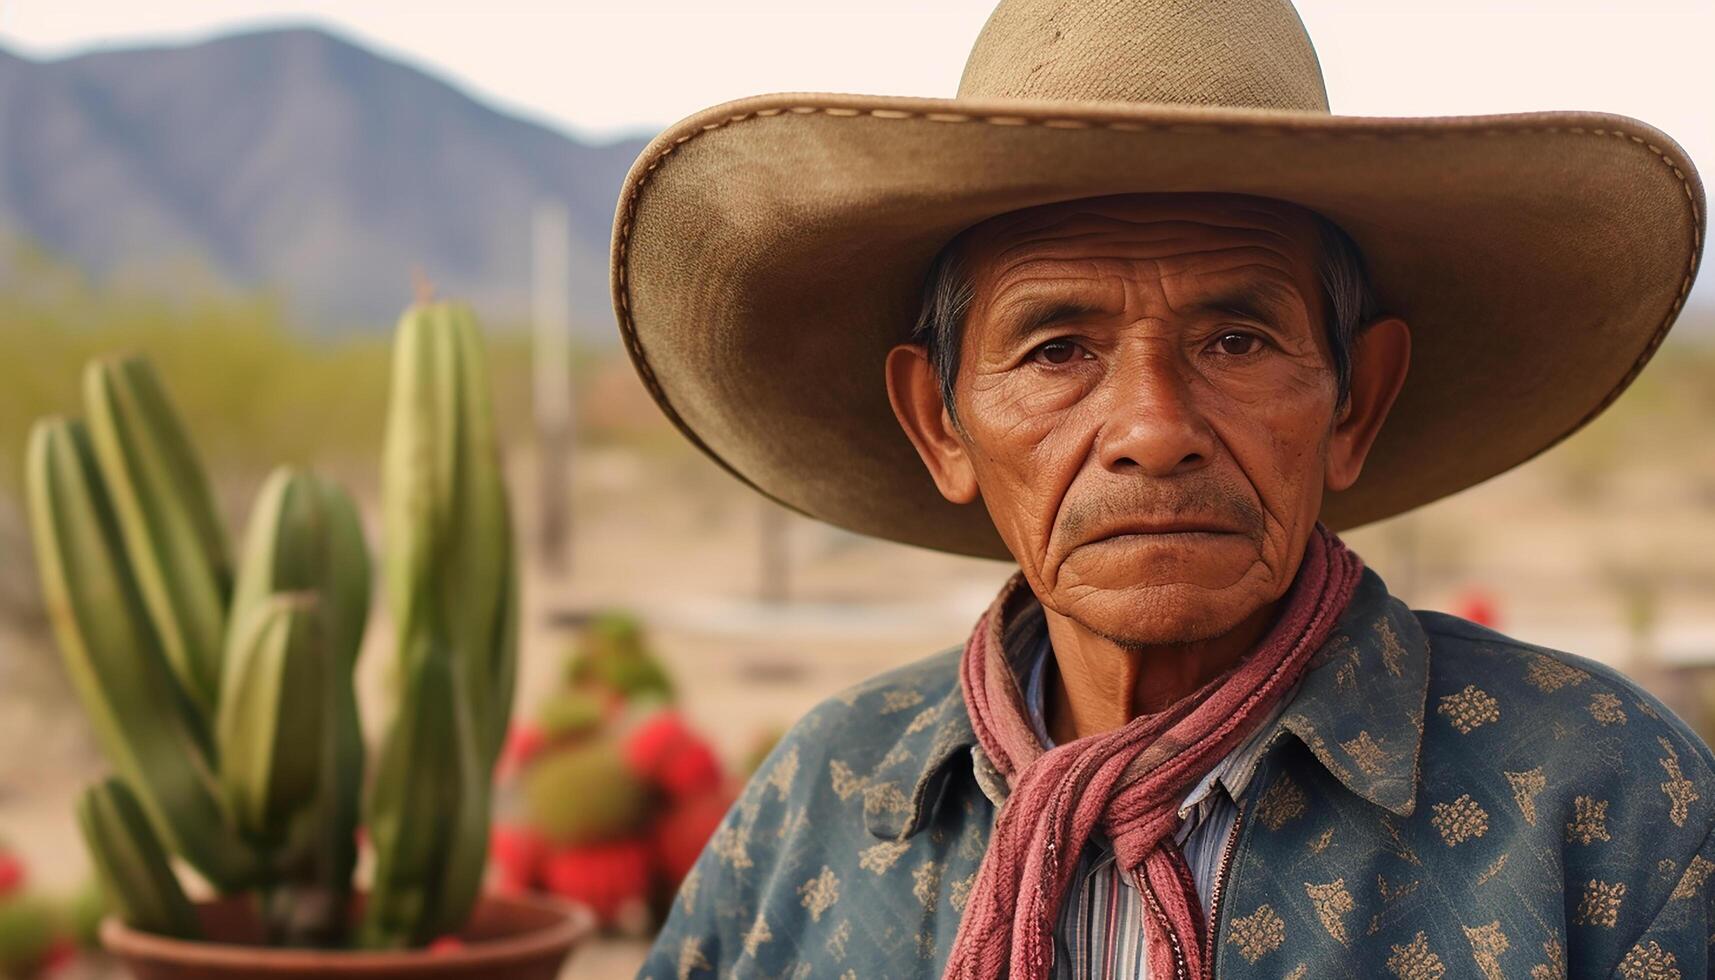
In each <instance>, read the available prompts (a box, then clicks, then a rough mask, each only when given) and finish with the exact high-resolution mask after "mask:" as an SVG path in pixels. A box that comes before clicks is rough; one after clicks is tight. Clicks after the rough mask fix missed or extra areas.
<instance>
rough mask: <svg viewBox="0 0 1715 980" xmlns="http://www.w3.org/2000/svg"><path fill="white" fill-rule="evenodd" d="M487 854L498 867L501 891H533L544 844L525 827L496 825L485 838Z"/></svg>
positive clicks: (513, 892) (538, 881)
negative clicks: (487, 841)
mask: <svg viewBox="0 0 1715 980" xmlns="http://www.w3.org/2000/svg"><path fill="white" fill-rule="evenodd" d="M489 855H490V856H491V857H492V858H493V859H494V864H495V867H497V868H499V869H500V890H501V891H503V892H506V893H509V894H516V893H518V892H527V891H533V890H534V889H536V888H537V887H538V886H539V883H540V881H541V877H542V862H543V861H544V860H546V859H547V856H548V843H547V841H545V840H543V839H542V837H541V835H540V834H537V833H536V832H535V831H534V830H531V829H530V828H529V827H508V826H502V825H496V826H495V828H494V833H493V834H492V835H491V836H490V840H489Z"/></svg>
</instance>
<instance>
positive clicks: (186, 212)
mask: <svg viewBox="0 0 1715 980" xmlns="http://www.w3.org/2000/svg"><path fill="white" fill-rule="evenodd" d="M600 97H601V94H600V93H591V98H600ZM642 146H643V140H641V139H637V140H628V141H624V142H620V143H615V144H611V145H606V146H585V145H583V144H580V143H578V142H577V141H575V140H572V139H570V138H568V137H566V136H564V135H562V134H560V133H557V132H555V131H553V130H550V129H548V128H545V127H543V126H540V125H536V124H534V123H530V122H525V121H523V120H520V119H518V118H515V117H512V116H509V115H506V114H505V113H502V112H499V111H496V110H494V109H491V108H489V107H487V106H485V105H483V104H481V103H479V102H477V101H475V100H473V99H471V98H470V97H468V96H466V95H465V94H464V93H462V92H460V91H459V90H458V89H456V88H453V87H452V86H450V85H448V84H446V83H445V82H442V81H440V80H438V79H436V78H434V77H432V76H430V75H427V74H424V73H423V72H421V71H418V70H416V69H414V68H411V67H408V66H405V65H402V64H399V63H397V62H393V61H389V60H387V59H385V58H382V57H379V56H377V55H375V54H372V53H370V52H369V51H367V50H365V49H363V48H361V47H358V46H357V45H355V44H352V43H350V42H348V41H345V40H342V39H340V38H338V37H334V36H332V35H329V34H327V33H325V32H322V31H319V30H311V29H291V30H273V31H265V32H259V33H252V34H243V35H236V36H231V37H225V38H220V39H217V40H213V41H208V42H206V43H202V44H196V45H191V46H187V47H170V48H139V49H134V50H115V51H102V52H97V53H92V54H86V55H81V56H77V57H72V58H67V59H63V60H57V61H46V62H38V61H33V60H30V59H27V58H23V57H19V56H17V55H15V54H11V53H8V52H6V51H5V50H3V49H0V235H5V236H10V237H15V238H23V239H27V240H29V241H31V242H33V243H35V244H37V245H40V246H41V247H43V248H45V249H47V250H48V251H49V252H51V253H54V254H58V255H60V256H63V257H65V258H68V259H70V260H71V261H74V262H76V263H78V264H79V265H80V266H82V267H83V268H84V269H86V270H87V271H89V272H90V273H92V274H94V275H96V276H98V277H119V278H122V279H124V280H127V281H131V282H137V281H142V282H144V283H156V282H159V283H161V284H163V285H167V286H173V285H175V284H183V283H185V282H190V283H192V284H194V283H196V282H197V281H199V280H200V281H210V280H212V281H216V282H221V283H227V284H232V285H238V286H243V287H263V288H268V289H272V290H274V291H276V292H277V293H278V294H279V295H281V296H283V297H284V298H285V299H286V300H287V302H288V304H289V309H290V310H291V312H292V315H293V317H294V319H295V320H298V321H300V322H305V323H310V324H314V325H320V326H321V327H322V328H324V329H336V328H339V329H343V328H346V327H348V326H352V325H360V326H384V325H388V324H391V322H392V319H393V317H394V316H395V315H397V313H398V311H399V309H400V308H401V306H402V305H403V303H404V302H405V301H406V300H408V299H409V298H410V295H411V282H412V274H413V270H415V269H421V270H422V272H423V273H424V274H425V275H427V276H428V277H429V278H430V280H432V281H433V282H434V283H435V284H436V286H437V287H438V290H439V292H441V293H442V294H450V295H458V296H462V297H466V298H469V299H471V300H472V301H473V302H475V303H477V304H479V306H480V308H481V309H482V310H483V311H484V312H485V314H486V315H488V316H489V317H491V318H496V319H510V318H521V317H523V316H524V315H525V314H526V313H527V311H528V309H529V295H530V293H529V288H530V287H529V275H530V267H531V263H530V214H531V208H532V205H533V203H534V202H536V201H538V200H541V199H554V200H559V201H561V202H563V203H564V204H565V206H566V208H567V210H568V212H569V213H570V215H571V224H572V239H573V241H572V269H571V275H572V283H573V295H574V315H575V316H576V317H577V319H578V320H579V321H580V323H581V324H582V325H583V326H584V327H585V329H587V330H588V331H589V332H590V333H591V334H592V335H594V336H598V337H607V336H610V335H612V334H613V333H614V331H613V327H612V313H611V311H610V308H609V305H608V296H607V244H608V236H609V233H610V231H611V227H612V221H613V209H614V202H615V200H616V199H617V197H618V192H619V186H620V182H621V180H622V179H623V177H624V175H625V171H626V168H627V167H629V166H630V164H631V161H632V160H633V159H634V158H635V157H636V155H637V153H638V151H639V150H640V149H641V148H642Z"/></svg>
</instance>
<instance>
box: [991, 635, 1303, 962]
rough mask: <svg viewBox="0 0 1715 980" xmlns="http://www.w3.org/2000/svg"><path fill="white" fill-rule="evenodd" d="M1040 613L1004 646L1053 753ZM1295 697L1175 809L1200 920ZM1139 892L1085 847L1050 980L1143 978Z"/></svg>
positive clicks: (1100, 849)
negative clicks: (1260, 763) (1272, 736)
mask: <svg viewBox="0 0 1715 980" xmlns="http://www.w3.org/2000/svg"><path fill="white" fill-rule="evenodd" d="M1040 608H1041V607H1040V606H1038V607H1037V609H1036V611H1035V612H1034V613H1033V614H1031V615H1024V616H1020V617H1019V619H1020V622H1018V623H1017V624H1015V625H1016V627H1017V628H1016V629H1015V631H1014V632H1013V633H1012V634H1010V635H1009V636H1008V638H1007V641H1006V646H1007V648H1008V649H1009V650H1013V651H1016V652H1017V654H1018V655H1017V656H1015V658H1014V662H1015V665H1017V666H1018V667H1020V668H1022V670H1021V675H1022V676H1021V679H1022V680H1023V681H1024V684H1023V689H1024V705H1025V710H1026V711H1027V712H1028V713H1029V715H1030V722H1031V725H1032V727H1034V728H1035V730H1036V737H1037V738H1039V739H1041V740H1042V745H1043V747H1044V748H1053V746H1054V740H1053V739H1052V738H1051V737H1049V735H1048V729H1047V724H1046V721H1045V710H1044V697H1043V681H1044V678H1045V676H1046V672H1047V668H1048V661H1049V659H1050V658H1051V657H1052V655H1053V652H1054V651H1053V647H1052V646H1051V645H1050V644H1049V642H1048V631H1047V628H1046V624H1045V622H1044V621H1043V619H1042V614H1041V612H1040ZM1297 693H1298V691H1297V688H1296V687H1295V688H1293V689H1292V690H1291V691H1288V692H1287V694H1286V696H1285V697H1284V698H1282V699H1281V701H1280V703H1279V704H1278V705H1276V706H1275V709H1274V711H1273V713H1271V714H1270V715H1269V716H1268V718H1267V719H1265V720H1264V721H1263V723H1262V724H1261V725H1259V726H1257V729H1256V731H1255V732H1254V733H1253V734H1252V735H1251V736H1250V738H1249V739H1247V740H1246V741H1245V742H1243V743H1241V744H1240V745H1239V746H1238V747H1236V748H1235V749H1233V751H1232V752H1230V753H1229V754H1228V755H1227V756H1226V757H1225V758H1223V759H1222V760H1221V761H1220V762H1218V763H1216V764H1215V767H1214V768H1213V769H1211V770H1209V772H1208V773H1207V774H1206V775H1205V776H1204V777H1203V778H1202V779H1201V780H1200V781H1198V783H1197V785H1195V786H1193V787H1192V788H1191V791H1190V792H1189V793H1187V794H1185V798H1184V800H1182V801H1181V802H1180V804H1179V816H1180V819H1181V820H1182V823H1181V824H1180V825H1179V830H1178V831H1177V832H1176V833H1175V834H1174V842H1175V843H1177V844H1178V845H1179V848H1180V850H1181V852H1183V853H1184V855H1185V863H1186V864H1188V865H1189V866H1190V868H1191V877H1192V878H1193V879H1195V881H1196V883H1197V893H1198V894H1199V895H1200V896H1201V897H1202V899H1203V906H1204V914H1205V916H1210V917H1212V910H1211V909H1210V908H1209V899H1210V890H1211V889H1212V888H1213V886H1214V883H1215V878H1216V876H1217V875H1218V874H1219V873H1220V867H1221V858H1222V855H1223V853H1224V851H1225V850H1226V844H1227V838H1228V836H1229V835H1230V834H1231V833H1232V830H1233V824H1234V821H1235V819H1236V817H1237V816H1238V807H1237V805H1236V803H1235V802H1234V801H1235V800H1238V799H1241V798H1243V796H1244V792H1245V787H1246V785H1247V784H1248V783H1249V782H1250V778H1251V774H1252V773H1253V772H1254V771H1255V770H1256V763H1257V760H1258V759H1260V758H1261V757H1262V754H1263V750H1264V749H1265V748H1266V747H1267V745H1268V742H1269V739H1268V738H1267V736H1268V734H1269V733H1270V732H1271V731H1272V730H1273V728H1274V722H1275V720H1276V719H1278V718H1279V717H1280V714H1281V712H1282V711H1284V710H1285V709H1286V705H1287V703H1288V702H1290V701H1291V700H1292V697H1293V695H1295V694H1297ZM1140 887H1141V884H1140V883H1139V881H1138V879H1137V869H1121V868H1120V867H1119V866H1118V864H1117V863H1116V862H1115V860H1114V852H1113V848H1112V846H1111V845H1109V844H1108V842H1107V841H1106V840H1105V839H1101V838H1099V836H1098V837H1097V838H1093V839H1092V840H1091V841H1090V843H1089V844H1088V845H1087V846H1086V847H1085V848H1084V853H1083V855H1082V858H1081V860H1080V861H1079V862H1078V870H1077V871H1076V873H1075V874H1074V875H1073V877H1072V883H1071V885H1070V887H1068V889H1067V891H1066V899H1065V901H1064V902H1063V903H1062V905H1061V907H1060V921H1059V924H1058V926H1057V928H1056V929H1055V934H1054V976H1055V978H1056V980H1147V978H1148V977H1149V971H1148V968H1147V966H1146V964H1145V961H1144V957H1145V956H1146V954H1147V944H1146V943H1145V942H1144V932H1143V931H1144V929H1145V928H1146V922H1147V920H1146V918H1145V915H1144V913H1145V909H1144V904H1143V893H1142V892H1141V891H1139V889H1140Z"/></svg>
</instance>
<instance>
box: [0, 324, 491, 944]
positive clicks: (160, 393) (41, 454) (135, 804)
mask: <svg viewBox="0 0 1715 980" xmlns="http://www.w3.org/2000/svg"><path fill="white" fill-rule="evenodd" d="M84 394H85V398H86V403H87V404H86V407H87V410H88V413H89V418H90V422H89V426H88V428H85V426H84V424H83V423H80V422H77V421H69V420H61V419H50V420H45V421H43V422H40V423H38V424H37V427H36V429H35V430H34V431H33V432H32V435H31V441H30V448H29V454H28V459H27V461H26V483H27V489H28V497H29V511H30V524H31V530H32V536H33V538H34V541H35V547H36V557H37V563H38V566H39V570H40V579H41V582H42V587H43V591H44V597H45V599H46V605H47V607H48V608H49V610H50V614H51V616H52V619H53V624H54V628H55V632H56V636H57V639H58V641H59V646H60V650H61V655H62V660H63V661H64V662H65V664H66V667H67V670H68V672H69V673H70V675H71V677H72V681H73V684H74V686H75V687H76V689H77V691H78V694H79V697H80V699H81V700H82V702H83V705H84V708H85V710H86V712H87V713H88V715H89V717H90V719H91V721H92V722H93V724H94V727H95V730H96V733H97V735H98V737H99V739H100V741H101V744H102V746H103V749H104V750H105V752H106V754H107V757H108V759H109V761H110V762H111V763H112V765H113V767H114V769H115V770H116V771H117V775H116V777H115V778H112V779H109V780H107V781H106V782H104V783H102V784H99V785H97V786H95V787H92V788H91V789H90V790H88V791H87V792H86V794H85V796H84V798H83V800H82V802H81V803H80V806H79V823H80V829H81V830H82V832H83V835H84V838H85V843H86V844H87V846H88V847H89V849H90V851H91V854H92V856H93V857H94V863H95V866H96V869H97V877H98V880H99V881H100V883H101V887H102V890H103V892H104V893H106V894H107V896H108V897H109V899H110V901H111V902H112V903H113V906H114V908H115V909H117V910H118V912H119V914H120V915H122V916H123V917H124V918H126V919H127V920H128V921H129V922H131V924H132V925H134V926H136V927H138V928H142V929H146V930H150V931H156V932H162V933H166V934H171V935H194V934H195V930H196V920H195V916H194V914H193V913H192V909H191V906H190V904H189V902H188V900H187V899H185V897H184V893H183V891H182V890H181V889H180V887H179V885H178V882H177V879H176V878H174V877H173V873H172V871H171V865H170V863H169V861H168V858H167V855H168V854H169V853H173V854H177V855H179V856H181V857H183V858H184V859H185V860H186V861H187V862H188V863H189V864H190V865H191V866H192V867H194V868H195V869H196V870H197V871H199V872H201V873H202V874H203V876H204V877H205V878H207V879H208V880H209V881H210V883H212V884H213V885H214V886H215V887H216V888H217V889H218V890H220V891H222V892H226V893H232V892H238V891H243V890H254V891H255V892H256V893H257V897H258V898H259V900H260V901H259V907H260V909H261V910H262V914H263V919H264V925H265V926H266V929H267V932H268V936H269V939H270V941H273V942H277V943H286V944H292V945H322V946H329V945H340V944H342V943H344V942H345V940H346V936H345V932H346V927H347V925H348V923H349V922H350V921H351V915H350V900H351V895H352V872H353V868H354V866H355V864H356V843H355V839H356V830H357V825H358V822H359V817H360V816H362V817H364V818H366V819H367V821H368V824H369V836H370V839H371V840H372V841H373V842H374V845H375V849H376V862H375V866H376V867H375V877H374V881H373V884H372V886H371V896H370V900H369V902H368V903H367V905H366V911H365V916H364V919H363V921H362V922H361V924H360V928H359V938H360V941H361V942H362V943H363V944H365V945H370V946H376V947H397V946H402V945H409V944H421V943H424V942H427V941H429V940H431V939H433V938H435V937H437V936H441V935H445V934H447V933H449V932H451V931H454V930H456V929H457V928H459V927H460V926H461V925H462V923H463V922H464V920H465V919H466V918H467V917H468V916H469V913H470V910H471V908H472V906H473V905H474V903H475V900H476V897H477V894H478V892H479V890H480V887H481V884H482V876H483V869H484V865H485V862H486V858H487V850H488V820H489V802H490V796H489V794H490V783H491V780H490V771H491V770H492V768H493V766H494V763H495V761H496V756H497V754H498V751H499V749H500V745H501V742H502V740H503V738H504V734H505V731H506V726H507V722H508V720H509V717H510V713H511V702H512V691H513V685H514V683H515V675H516V669H517V667H516V661H517V653H516V645H517V617H518V594H517V572H516V568H515V559H514V555H513V544H512V537H511V535H512V531H511V518H510V513H509V511H508V507H507V502H506V495H505V486H504V483H503V481H502V477H501V470H500V464H499V452H498V444H497V441H496V437H495V432H494V422H493V411H492V408H491V405H490V398H489V394H488V386H487V381H486V368H485V366H484V363H483V357H482V350H481V343H480V335H479V333H478V331H477V328H476V324H475V320H474V318H473V317H472V316H471V315H470V313H469V312H468V311H466V310H464V309H463V308H462V307H457V306H451V305H447V304H433V305H424V306H418V307H414V308H412V309H411V310H408V311H407V312H406V314H405V316H404V318H403V319H402V320H401V321H400V326H399V332H398V340H397V348H396V359H395V364H394V378H393V393H392V399H391V405H390V409H389V418H388V424H387V438H386V445H385V447H384V451H383V471H384V472H383V479H382V483H383V517H384V525H385V532H386V540H385V545H386V548H385V551H384V555H383V566H384V567H385V569H386V570H387V574H388V586H389V590H388V593H387V594H388V596H389V599H390V602H391V605H392V609H393V613H394V617H395V626H396V629H397V661H398V667H399V671H400V676H401V677H402V678H403V679H404V680H405V685H404V691H403V692H402V696H401V703H400V705H399V709H398V713H397V717H396V718H395V720H394V723H393V726H392V728H391V729H390V730H389V732H388V733H387V735H386V736H385V740H384V748H383V752H382V755H381V757H380V761H379V764H378V766H377V770H376V772H375V779H374V785H373V787H372V791H371V795H370V797H369V798H368V799H367V800H365V799H363V798H362V785H363V775H364V748H363V743H362V736H361V730H360V726H359V717H358V708H357V700H356V694H355V691H354V689H353V674H354V670H355V667H356V662H357V657H358V654H359V651H360V648H361V646H362V637H363V632H364V625H365V621H366V619H367V613H368V607H369V600H370V592H369V577H370V563H369V555H368V552H367V549H366V547H365V545H364V542H363V533H362V528H361V524H360V521H359V519H358V514H357V509H356V507H355V506H353V504H352V502H351V500H350V498H349V497H347V496H346V495H345V493H344V492H343V491H341V490H340V489H339V488H338V487H337V486H335V485H334V484H332V483H330V482H328V481H325V480H323V479H321V478H320V477H317V476H315V475H313V474H310V473H305V472H300V471H296V470H291V469H282V470H279V471H276V472H275V473H274V474H272V475H271V476H270V477H269V479H268V481H267V482H266V484H265V485H264V487H263V489H262V492H261V493H260V495H259V496H258V499H257V502H256V504H255V506H254V509H253V510H252V513H251V517H250V521H249V527H248V533H247V535H246V537H245V541H244V547H243V550H242V552H241V555H240V561H239V565H238V568H237V574H236V576H235V575H234V574H233V570H232V568H231V563H230V561H229V560H228V557H227V550H226V539H225V536H224V532H223V531H222V529H221V527H220V524H219V522H218V520H217V519H216V518H215V514H214V509H213V507H212V503H211V500H212V495H211V494H210V493H209V487H208V481H207V480H206V478H205V477H204V476H203V473H202V470H201V467H200V465H199V464H198V463H197V460H196V456H195V453H194V451H193V449H192V447H191V444H190V441H189V439H188V438H187V437H186V435H185V428H184V426H183V425H182V424H181V423H180V421H179V419H178V418H177V416H176V415H175V414H174V413H173V410H172V407H171V403H170V401H169V399H168V397H167V394H166V392H165V390H164V388H163V387H162V385H161V384H160V382H159V380H158V379H157V378H156V376H155V375H154V373H153V371H152V370H151V369H150V368H149V366H148V364H147V363H146V362H144V361H142V360H139V359H135V358H131V359H121V360H112V361H102V362H98V363H96V364H93V365H91V366H90V368H89V370H88V372H87V374H86V376H85V388H84Z"/></svg>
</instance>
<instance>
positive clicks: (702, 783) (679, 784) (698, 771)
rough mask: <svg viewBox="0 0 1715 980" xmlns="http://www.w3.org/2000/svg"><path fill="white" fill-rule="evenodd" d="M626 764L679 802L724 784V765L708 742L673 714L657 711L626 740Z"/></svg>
mask: <svg viewBox="0 0 1715 980" xmlns="http://www.w3.org/2000/svg"><path fill="white" fill-rule="evenodd" d="M625 761H626V764H627V765H628V766H629V767H630V768H631V771H632V772H635V773H636V774H637V775H638V776H640V777H642V778H643V779H644V780H646V781H648V782H649V783H650V784H651V785H653V786H655V787H656V788H658V789H661V790H663V791H664V792H666V793H667V795H669V796H671V797H672V798H674V799H676V800H687V799H691V798H693V797H697V796H701V795H703V794H705V793H708V792H710V791H712V790H714V789H716V788H717V787H719V786H720V784H721V764H720V760H719V759H717V758H715V753H714V750H712V749H710V748H709V745H708V743H707V742H705V741H703V740H702V739H700V738H698V737H697V736H696V734H694V733H693V732H692V731H691V730H690V728H688V727H687V726H686V725H685V722H684V719H682V718H680V717H679V715H678V714H677V713H675V712H672V711H662V712H658V713H657V714H656V715H655V716H654V717H652V718H650V719H649V720H648V721H645V722H644V723H643V724H642V725H640V726H638V728H637V730H636V731H634V732H632V733H631V737H629V738H627V739H626V740H625Z"/></svg>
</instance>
